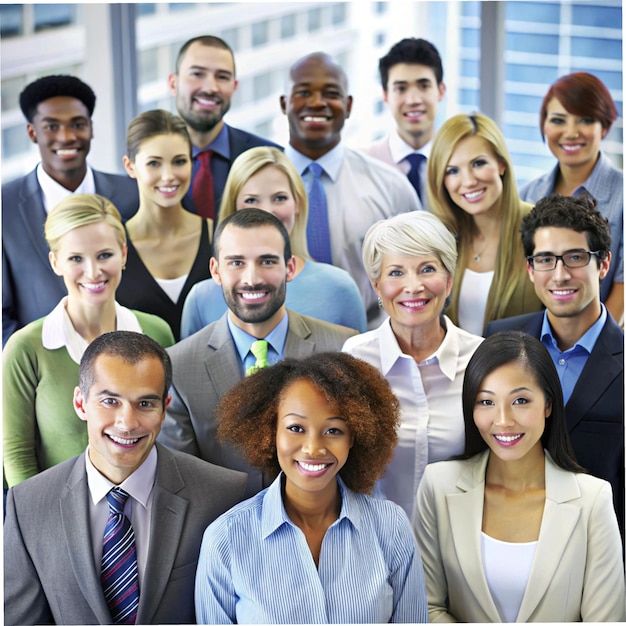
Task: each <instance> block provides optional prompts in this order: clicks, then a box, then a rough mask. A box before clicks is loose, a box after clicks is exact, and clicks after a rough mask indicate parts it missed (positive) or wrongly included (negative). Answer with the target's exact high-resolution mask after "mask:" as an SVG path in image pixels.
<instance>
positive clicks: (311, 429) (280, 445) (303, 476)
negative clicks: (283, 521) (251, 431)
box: [276, 379, 353, 500]
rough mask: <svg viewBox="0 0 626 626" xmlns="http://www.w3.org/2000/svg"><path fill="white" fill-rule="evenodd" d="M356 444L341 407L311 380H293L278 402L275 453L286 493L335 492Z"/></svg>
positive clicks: (297, 495)
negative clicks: (340, 474) (328, 398)
mask: <svg viewBox="0 0 626 626" xmlns="http://www.w3.org/2000/svg"><path fill="white" fill-rule="evenodd" d="M352 444H353V437H352V433H351V431H350V427H349V426H348V424H347V423H346V422H345V420H344V419H343V418H342V417H341V412H340V411H339V409H338V407H336V406H334V405H333V404H331V403H329V402H328V400H327V399H326V398H325V397H324V395H323V394H322V393H321V391H320V390H319V389H318V388H317V387H316V386H315V385H314V384H313V383H312V382H310V381H309V380H306V379H302V380H296V381H294V382H293V383H291V384H290V385H289V386H288V387H287V388H286V389H285V390H284V391H283V394H282V396H281V399H280V402H279V403H278V419H277V424H276V453H277V455H278V463H279V464H280V468H281V469H282V471H283V472H284V473H285V476H286V478H287V481H286V485H285V495H286V496H287V498H291V499H292V500H294V499H299V498H302V497H303V496H304V495H310V494H319V495H320V496H321V495H323V494H325V495H332V494H333V493H335V492H336V490H337V474H338V473H339V470H341V468H342V467H343V466H344V465H345V463H346V461H347V460H348V454H349V453H350V448H351V447H352Z"/></svg>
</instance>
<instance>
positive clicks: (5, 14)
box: [0, 4, 23, 37]
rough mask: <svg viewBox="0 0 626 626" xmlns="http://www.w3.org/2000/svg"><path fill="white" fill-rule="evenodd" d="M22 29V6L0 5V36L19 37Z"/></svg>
mask: <svg viewBox="0 0 626 626" xmlns="http://www.w3.org/2000/svg"><path fill="white" fill-rule="evenodd" d="M22 29H23V17H22V5H21V4H0V35H1V36H2V37H12V36H14V35H21V34H22Z"/></svg>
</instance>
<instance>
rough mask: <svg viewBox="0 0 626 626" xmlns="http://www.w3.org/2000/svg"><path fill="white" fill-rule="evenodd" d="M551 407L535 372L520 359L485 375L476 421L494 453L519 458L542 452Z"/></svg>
mask: <svg viewBox="0 0 626 626" xmlns="http://www.w3.org/2000/svg"><path fill="white" fill-rule="evenodd" d="M551 410H552V405H551V403H550V402H549V401H547V400H546V397H545V395H544V392H543V390H542V388H541V387H540V386H539V384H538V382H537V381H536V379H535V377H534V376H533V374H532V373H530V372H529V371H528V369H526V368H525V367H524V366H523V364H522V363H520V362H517V361H516V362H513V363H507V364H506V365H502V366H500V367H498V368H496V369H495V370H493V371H492V372H491V373H490V374H488V375H487V376H485V378H484V379H483V381H482V383H481V384H480V386H479V389H478V394H477V395H476V402H475V404H474V423H475V424H476V427H477V428H478V431H479V432H480V434H481V436H482V438H483V439H484V440H485V442H486V443H487V445H488V446H489V450H490V451H491V453H492V454H493V455H495V456H496V457H497V458H498V459H499V460H501V461H507V462H510V461H519V460H522V459H524V458H525V457H527V455H534V454H537V453H539V454H542V450H543V448H542V443H541V436H542V435H543V432H544V430H545V426H546V418H548V417H549V416H550V413H551ZM529 458H530V457H529Z"/></svg>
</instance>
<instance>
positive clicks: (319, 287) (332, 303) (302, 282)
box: [180, 261, 367, 339]
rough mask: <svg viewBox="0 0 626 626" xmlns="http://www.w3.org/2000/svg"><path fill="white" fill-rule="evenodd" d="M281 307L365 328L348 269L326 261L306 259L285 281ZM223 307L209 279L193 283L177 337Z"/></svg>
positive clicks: (201, 325) (186, 334) (220, 312)
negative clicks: (282, 305) (317, 261)
mask: <svg viewBox="0 0 626 626" xmlns="http://www.w3.org/2000/svg"><path fill="white" fill-rule="evenodd" d="M312 294H315V296H314V297H312ZM285 306H286V307H287V309H291V310H292V311H295V312H296V313H300V314H301V315H308V316H310V317H314V318H316V319H318V320H323V321H325V322H330V323H331V324H340V325H341V326H347V327H348V328H354V329H355V330H358V331H359V332H363V331H365V330H366V329H367V319H366V317H365V307H364V306H363V302H362V301H361V295H360V293H359V289H358V287H357V286H356V283H355V282H354V280H352V277H351V276H350V274H348V272H346V271H345V270H342V269H341V268H340V267H335V266H334V265H328V264H327V263H315V262H314V261H306V263H305V264H304V267H303V268H302V270H301V272H300V273H299V274H296V276H294V278H293V280H291V281H290V282H288V283H287V296H286V298H285ZM227 310H228V306H227V305H226V300H224V294H223V292H222V288H221V287H220V285H218V284H217V283H216V282H215V281H214V280H213V279H212V278H207V279H206V280H202V281H200V282H199V283H196V284H195V285H194V286H193V287H192V288H191V291H190V292H189V294H188V295H187V298H185V304H184V306H183V316H182V320H181V323H180V336H181V338H182V339H184V338H185V337H189V335H193V334H194V333H196V332H198V331H199V330H200V329H201V328H204V327H205V326H208V325H209V324H211V323H212V322H215V321H217V320H218V319H219V318H220V317H222V315H224V313H226V311H227Z"/></svg>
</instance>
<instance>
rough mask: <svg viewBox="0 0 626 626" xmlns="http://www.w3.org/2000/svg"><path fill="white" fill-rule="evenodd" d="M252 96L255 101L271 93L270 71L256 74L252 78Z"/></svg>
mask: <svg viewBox="0 0 626 626" xmlns="http://www.w3.org/2000/svg"><path fill="white" fill-rule="evenodd" d="M252 80H253V84H254V90H253V97H254V100H255V101H258V100H263V99H264V98H267V97H269V96H271V95H272V72H263V73H262V74H257V75H256V76H255V77H254V78H253V79H252Z"/></svg>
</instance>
